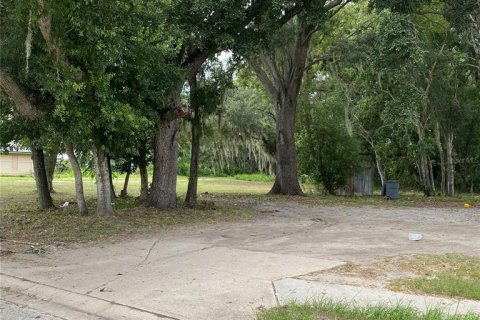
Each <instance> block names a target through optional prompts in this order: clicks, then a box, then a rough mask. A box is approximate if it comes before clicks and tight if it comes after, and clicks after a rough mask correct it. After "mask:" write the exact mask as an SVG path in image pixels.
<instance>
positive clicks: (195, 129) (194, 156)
mask: <svg viewBox="0 0 480 320" xmlns="http://www.w3.org/2000/svg"><path fill="white" fill-rule="evenodd" d="M189 84H190V106H191V107H192V108H193V111H194V117H193V119H192V120H191V121H190V123H191V126H192V150H191V155H190V175H189V177H188V187H187V195H186V196H185V203H186V204H187V206H189V207H194V206H195V205H196V204H197V185H198V164H199V161H200V138H201V135H202V123H201V120H200V108H199V106H198V104H197V102H196V101H193V98H192V97H193V96H192V92H193V90H195V89H196V88H197V81H196V76H193V77H192V79H190V80H189Z"/></svg>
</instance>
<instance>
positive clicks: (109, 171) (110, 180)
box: [107, 155, 117, 201]
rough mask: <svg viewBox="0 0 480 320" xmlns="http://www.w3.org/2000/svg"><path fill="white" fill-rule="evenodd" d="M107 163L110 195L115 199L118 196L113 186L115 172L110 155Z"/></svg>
mask: <svg viewBox="0 0 480 320" xmlns="http://www.w3.org/2000/svg"><path fill="white" fill-rule="evenodd" d="M107 164H108V181H109V183H110V193H111V195H110V197H111V198H112V201H113V199H115V198H116V197H117V196H116V194H115V188H114V187H113V172H112V164H111V163H110V156H109V155H107Z"/></svg>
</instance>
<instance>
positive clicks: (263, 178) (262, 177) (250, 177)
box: [234, 173, 275, 182]
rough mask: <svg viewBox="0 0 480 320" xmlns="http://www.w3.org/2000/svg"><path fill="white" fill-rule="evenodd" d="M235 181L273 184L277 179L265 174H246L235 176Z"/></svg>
mask: <svg viewBox="0 0 480 320" xmlns="http://www.w3.org/2000/svg"><path fill="white" fill-rule="evenodd" d="M234 178H235V180H243V181H259V182H272V181H274V180H275V177H273V176H270V175H267V174H264V173H244V174H237V175H235V176H234Z"/></svg>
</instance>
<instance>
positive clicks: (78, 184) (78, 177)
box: [65, 142, 88, 216]
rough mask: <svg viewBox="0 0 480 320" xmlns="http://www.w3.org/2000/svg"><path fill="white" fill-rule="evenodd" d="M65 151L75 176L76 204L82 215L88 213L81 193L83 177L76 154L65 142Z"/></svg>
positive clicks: (70, 145)
mask: <svg viewBox="0 0 480 320" xmlns="http://www.w3.org/2000/svg"><path fill="white" fill-rule="evenodd" d="M65 151H66V152H67V155H68V160H69V161H70V165H71V166H72V170H73V174H74V176H75V193H76V197H77V205H78V210H79V211H80V214H81V215H83V216H86V215H88V208H87V203H86V201H85V195H84V193H83V177H82V169H81V168H80V164H79V163H78V159H77V156H76V155H75V152H74V151H73V146H72V144H71V143H68V142H66V143H65Z"/></svg>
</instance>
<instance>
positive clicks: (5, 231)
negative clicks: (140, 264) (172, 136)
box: [0, 174, 480, 243]
mask: <svg viewBox="0 0 480 320" xmlns="http://www.w3.org/2000/svg"><path fill="white" fill-rule="evenodd" d="M123 179H124V176H117V177H115V178H114V186H115V190H116V193H117V194H118V193H120V190H121V189H122V186H123ZM247 180H256V181H247ZM187 183H188V179H187V178H186V177H178V183H177V193H178V196H179V204H180V205H179V207H178V208H177V209H176V210H171V211H168V212H161V211H157V210H155V209H152V208H145V207H142V206H141V204H140V203H138V201H137V199H136V197H137V196H138V195H139V189H140V178H139V176H138V175H135V174H134V175H132V176H131V178H130V183H129V187H128V190H129V197H127V198H118V199H116V200H115V205H114V206H115V209H116V214H115V215H114V216H113V217H97V216H95V215H91V216H88V217H80V216H78V212H77V209H76V206H75V205H72V206H69V207H67V208H63V209H58V210H50V211H45V212H39V211H38V210H37V204H36V191H35V181H34V179H33V178H32V177H30V176H28V177H6V176H3V177H0V220H1V225H0V238H4V239H14V240H21V241H29V242H42V243H52V242H55V241H60V242H68V241H78V240H93V239H101V238H105V237H109V236H112V235H116V234H124V233H130V232H133V231H136V230H144V229H148V228H153V227H161V226H165V225H173V224H183V223H188V222H192V221H194V222H198V221H206V222H214V221H218V220H222V219H232V218H234V217H251V216H253V215H254V214H255V212H253V211H251V210H250V211H249V210H246V209H240V208H237V207H235V206H234V205H235V204H236V203H237V202H241V201H244V202H248V203H258V202H265V201H275V202H297V203H300V204H306V205H317V206H339V205H345V206H365V205H370V206H384V207H401V206H430V205H432V204H433V205H438V204H440V206H451V207H463V203H464V202H465V201H468V202H469V203H470V204H471V205H472V208H475V207H479V206H480V198H479V196H464V195H462V196H459V197H456V198H448V199H445V198H431V199H429V198H425V197H422V196H420V195H418V194H405V195H404V196H402V197H401V199H400V200H399V201H386V200H384V199H383V198H382V197H380V196H373V197H339V196H323V195H319V194H307V196H306V197H289V196H272V195H266V194H267V193H268V191H269V190H270V188H271V185H272V181H271V178H270V177H268V176H264V175H241V176H238V177H234V178H232V177H230V178H228V177H205V178H200V179H199V184H198V190H199V193H200V195H201V197H200V199H201V200H202V201H206V202H207V206H206V208H210V207H211V205H210V204H209V203H210V202H212V201H213V202H215V205H217V208H216V210H214V209H215V208H210V209H208V210H194V209H187V208H185V207H183V206H182V205H181V203H182V198H183V196H184V194H185V192H186V189H187ZM84 187H85V196H86V198H87V203H88V206H89V209H90V212H94V209H95V194H96V186H95V180H94V178H93V177H85V178H84ZM54 189H55V190H56V192H55V193H54V194H53V195H52V196H53V199H54V203H55V205H56V206H59V205H60V204H62V203H64V202H66V201H72V200H73V201H74V200H75V187H74V178H73V177H71V176H65V175H57V176H56V177H55V179H54ZM304 189H305V190H306V191H308V190H311V187H310V186H304ZM470 210H471V209H470Z"/></svg>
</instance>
